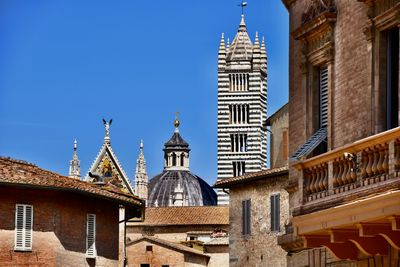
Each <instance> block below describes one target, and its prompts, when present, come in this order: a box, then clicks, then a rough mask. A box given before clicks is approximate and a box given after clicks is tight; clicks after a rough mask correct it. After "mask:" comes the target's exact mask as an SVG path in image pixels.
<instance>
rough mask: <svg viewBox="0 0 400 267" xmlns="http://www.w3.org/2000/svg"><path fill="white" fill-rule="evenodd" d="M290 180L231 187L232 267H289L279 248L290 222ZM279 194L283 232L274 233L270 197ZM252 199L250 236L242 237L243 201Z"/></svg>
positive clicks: (269, 179) (270, 180)
mask: <svg viewBox="0 0 400 267" xmlns="http://www.w3.org/2000/svg"><path fill="white" fill-rule="evenodd" d="M286 182H287V176H284V177H280V178H268V179H265V180H259V181H252V182H247V183H246V184H245V183H243V184H240V185H238V186H232V187H230V195H229V196H230V203H229V212H230V214H229V217H230V218H229V221H230V231H229V250H230V259H229V263H230V266H274V267H275V266H276V267H279V266H286V251H284V250H283V249H282V248H281V247H280V246H279V245H278V244H277V236H278V235H280V234H283V233H284V229H285V227H284V226H285V222H286V221H287V219H288V218H289V202H288V201H289V195H288V193H287V192H286V191H285V190H284V189H283V188H284V186H285V185H286ZM275 193H279V194H280V205H281V206H280V232H271V230H270V229H271V222H270V218H271V216H270V211H271V208H270V196H271V194H275ZM246 199H251V234H250V235H249V236H244V235H243V234H242V201H243V200H246Z"/></svg>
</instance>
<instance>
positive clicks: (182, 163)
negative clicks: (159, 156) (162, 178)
mask: <svg viewBox="0 0 400 267" xmlns="http://www.w3.org/2000/svg"><path fill="white" fill-rule="evenodd" d="M181 166H182V167H183V166H185V153H182V154H181Z"/></svg>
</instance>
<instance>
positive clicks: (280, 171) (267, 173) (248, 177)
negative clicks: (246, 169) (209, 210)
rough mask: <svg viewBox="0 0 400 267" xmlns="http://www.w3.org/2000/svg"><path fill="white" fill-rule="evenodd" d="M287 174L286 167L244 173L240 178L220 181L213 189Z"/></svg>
mask: <svg viewBox="0 0 400 267" xmlns="http://www.w3.org/2000/svg"><path fill="white" fill-rule="evenodd" d="M288 173H289V168H288V166H283V167H279V168H273V169H267V170H262V171H258V172H251V173H246V174H245V175H242V176H236V177H232V178H227V179H223V180H220V181H218V182H216V183H215V185H214V187H216V188H228V187H230V186H231V185H236V184H241V183H244V182H249V181H255V180H260V179H266V178H271V177H276V176H283V175H288Z"/></svg>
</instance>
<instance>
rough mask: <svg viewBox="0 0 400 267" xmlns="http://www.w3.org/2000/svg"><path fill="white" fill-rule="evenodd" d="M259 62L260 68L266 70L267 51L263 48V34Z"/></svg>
mask: <svg viewBox="0 0 400 267" xmlns="http://www.w3.org/2000/svg"><path fill="white" fill-rule="evenodd" d="M261 64H262V68H263V69H265V71H266V70H267V51H266V48H265V42H264V36H263V38H262V42H261Z"/></svg>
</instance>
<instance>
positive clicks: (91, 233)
mask: <svg viewBox="0 0 400 267" xmlns="http://www.w3.org/2000/svg"><path fill="white" fill-rule="evenodd" d="M96 255H97V251H96V214H87V220H86V257H87V258H95V257H96Z"/></svg>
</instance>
